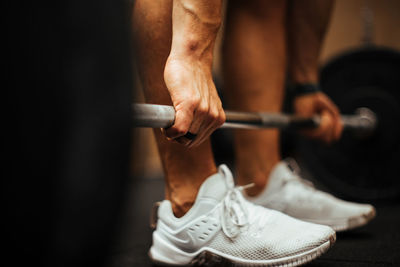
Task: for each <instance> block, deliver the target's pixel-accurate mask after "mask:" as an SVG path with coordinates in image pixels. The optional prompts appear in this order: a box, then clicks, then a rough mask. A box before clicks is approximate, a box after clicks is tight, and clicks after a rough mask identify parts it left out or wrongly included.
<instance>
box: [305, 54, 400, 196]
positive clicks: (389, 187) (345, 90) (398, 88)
mask: <svg viewBox="0 0 400 267" xmlns="http://www.w3.org/2000/svg"><path fill="white" fill-rule="evenodd" d="M320 83H321V88H322V90H323V91H324V92H325V93H326V94H327V95H328V96H330V97H331V99H332V100H333V101H334V102H335V103H336V104H337V105H338V107H339V108H340V111H341V113H343V114H351V113H354V112H355V111H356V109H357V108H359V107H368V108H370V109H371V110H372V111H374V112H375V113H376V115H377V118H378V126H377V129H376V132H375V133H374V134H373V135H372V136H371V137H369V138H367V139H360V138H357V136H354V134H352V133H351V132H344V134H343V137H342V138H341V140H340V141H339V142H337V143H336V144H334V145H331V146H327V145H323V144H321V143H320V142H317V141H314V140H310V139H306V138H299V139H298V141H299V142H298V148H299V154H300V157H301V159H302V161H303V163H304V164H305V165H306V167H307V168H308V169H309V170H310V171H311V173H312V175H313V176H314V177H315V178H316V179H318V180H319V181H321V182H322V183H323V184H325V185H327V186H328V187H329V188H330V189H332V191H334V192H336V193H337V194H338V195H340V196H342V197H345V198H348V199H358V200H374V199H392V198H396V197H399V196H400V179H399V166H398V165H399V163H400V54H399V53H398V52H396V51H393V50H390V49H384V48H369V49H361V50H357V51H351V52H348V53H346V54H344V55H341V56H339V57H337V58H336V59H334V60H332V61H331V62H329V63H328V64H327V65H325V66H324V67H323V68H322V69H321V73H320Z"/></svg>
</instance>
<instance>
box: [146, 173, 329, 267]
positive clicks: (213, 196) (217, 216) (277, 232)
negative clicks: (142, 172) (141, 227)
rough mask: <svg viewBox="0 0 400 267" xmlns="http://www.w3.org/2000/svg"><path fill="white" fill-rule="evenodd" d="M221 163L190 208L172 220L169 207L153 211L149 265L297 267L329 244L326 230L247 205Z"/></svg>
mask: <svg viewBox="0 0 400 267" xmlns="http://www.w3.org/2000/svg"><path fill="white" fill-rule="evenodd" d="M241 189H243V188H240V187H234V183H233V178H232V174H231V172H230V171H229V169H228V168H227V167H226V166H225V165H221V166H220V167H219V171H218V173H217V174H214V175H212V176H210V177H209V178H208V179H207V180H206V181H205V182H204V183H203V184H202V186H201V188H200V190H199V192H198V195H197V198H196V201H195V203H194V205H193V207H192V208H191V209H190V210H189V212H187V213H186V214H185V215H184V216H183V217H181V218H176V217H175V216H174V215H173V213H172V209H171V203H170V202H169V201H168V200H164V201H163V202H162V203H161V204H160V206H159V208H158V220H157V228H156V230H155V231H154V232H153V245H152V247H151V248H150V251H149V256H150V258H151V259H152V260H153V261H154V262H155V263H160V264H170V265H195V264H199V263H200V264H203V263H210V262H211V263H215V262H219V263H221V262H225V261H228V262H231V263H234V264H235V266H271V265H273V266H287V265H289V266H298V265H300V264H304V263H306V262H309V261H311V260H313V259H314V258H316V257H318V256H319V255H321V254H322V253H324V252H325V251H326V250H328V248H329V247H330V246H331V245H332V244H333V243H334V242H335V238H336V234H335V232H334V231H333V229H331V228H330V227H327V226H324V225H318V224H312V223H307V222H304V221H300V220H297V219H294V218H291V217H289V216H287V215H285V214H282V213H280V212H277V211H273V210H269V209H266V208H263V207H261V206H258V205H254V204H252V203H250V202H248V201H247V200H246V199H245V198H244V197H243V195H242V193H241Z"/></svg>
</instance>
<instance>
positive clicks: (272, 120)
mask: <svg viewBox="0 0 400 267" xmlns="http://www.w3.org/2000/svg"><path fill="white" fill-rule="evenodd" d="M132 110H133V126H134V127H150V128H168V127H170V126H172V125H173V124H174V120H175V110H174V108H173V107H172V106H167V105H155V104H132ZM225 115H226V122H225V123H224V124H223V125H222V126H221V127H220V128H225V129H229V128H237V129H263V128H278V129H286V128H290V129H307V128H316V127H318V126H319V125H320V121H321V118H320V117H319V116H313V117H309V118H307V117H301V116H296V115H291V114H283V113H271V112H240V111H230V110H226V111H225ZM341 120H342V123H343V127H344V129H345V130H350V131H352V132H354V133H356V135H357V136H360V137H366V136H370V135H371V134H372V133H373V132H374V130H375V128H376V125H377V118H376V116H375V113H374V112H373V111H372V110H370V109H368V108H365V107H360V108H358V109H357V110H356V112H355V114H352V115H341Z"/></svg>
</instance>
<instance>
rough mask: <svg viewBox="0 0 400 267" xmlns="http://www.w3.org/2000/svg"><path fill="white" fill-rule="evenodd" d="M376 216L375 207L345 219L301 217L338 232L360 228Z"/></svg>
mask: <svg viewBox="0 0 400 267" xmlns="http://www.w3.org/2000/svg"><path fill="white" fill-rule="evenodd" d="M375 216H376V211H375V209H372V210H371V211H370V212H368V213H365V214H362V215H360V216H356V217H350V218H344V219H337V220H334V221H332V220H330V221H316V220H307V219H300V220H303V221H307V222H311V223H317V224H323V225H327V226H329V227H331V228H332V229H333V230H335V231H336V232H344V231H349V230H353V229H355V228H359V227H361V226H364V225H366V224H367V223H369V222H370V221H371V220H372V219H373V218H375Z"/></svg>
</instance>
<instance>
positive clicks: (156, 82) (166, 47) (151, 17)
mask: <svg viewBox="0 0 400 267" xmlns="http://www.w3.org/2000/svg"><path fill="white" fill-rule="evenodd" d="M133 12H134V14H133V17H134V21H133V28H134V33H135V39H136V45H137V46H138V49H137V50H138V51H140V53H139V54H138V55H137V57H138V61H137V64H138V70H139V75H140V79H141V81H142V85H143V88H144V92H145V97H146V101H147V102H150V103H157V104H169V105H171V98H170V95H169V93H168V91H167V88H166V86H165V82H164V78H163V77H164V67H165V63H166V61H167V58H168V54H169V53H170V49H171V37H172V24H171V23H172V22H171V13H172V1H168V0H164V1H145V0H137V1H135V6H134V11H133ZM154 134H155V136H156V140H157V144H158V148H159V152H160V156H161V161H162V164H163V168H164V173H165V179H166V198H167V199H169V200H170V201H171V203H172V207H173V210H174V213H175V215H176V216H178V217H180V216H182V215H183V214H185V212H186V211H187V210H189V209H190V207H191V206H192V204H193V202H194V200H195V197H196V194H197V191H198V189H199V187H200V185H201V184H202V182H203V181H204V180H205V179H206V178H207V177H208V176H210V175H211V174H213V173H215V172H216V166H215V163H214V159H213V155H212V151H211V145H210V142H209V141H206V142H204V143H202V144H201V145H200V146H198V147H195V148H192V149H190V150H189V149H188V148H186V147H184V146H182V145H180V144H176V143H173V142H170V141H167V140H166V138H165V136H164V135H162V134H161V132H160V130H159V129H155V130H154Z"/></svg>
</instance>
